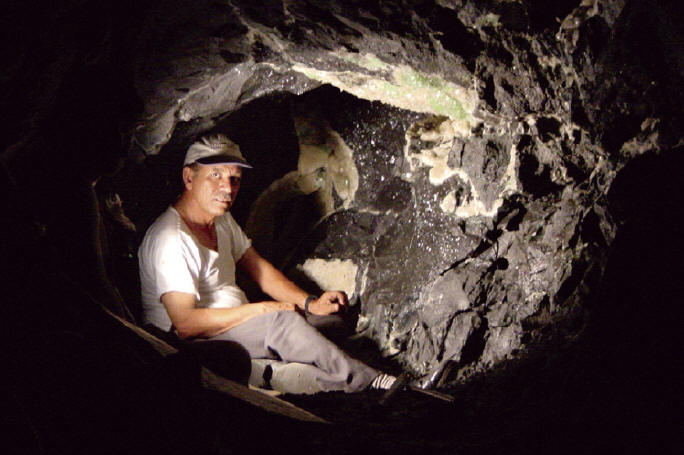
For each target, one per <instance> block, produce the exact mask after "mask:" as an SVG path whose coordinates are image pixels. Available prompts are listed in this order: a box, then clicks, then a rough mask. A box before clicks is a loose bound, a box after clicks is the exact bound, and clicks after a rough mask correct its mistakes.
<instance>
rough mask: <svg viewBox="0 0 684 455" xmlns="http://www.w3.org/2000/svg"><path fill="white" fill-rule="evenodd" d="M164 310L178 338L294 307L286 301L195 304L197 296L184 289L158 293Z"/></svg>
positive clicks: (223, 328)
mask: <svg viewBox="0 0 684 455" xmlns="http://www.w3.org/2000/svg"><path fill="white" fill-rule="evenodd" d="M161 301H162V303H163V304H164V307H165V308H166V312H167V313H168V314H169V317H170V318H171V322H172V323H173V326H174V327H175V328H176V331H177V332H178V336H180V337H181V338H192V337H212V336H216V335H218V334H219V333H223V332H225V331H226V330H229V329H232V328H233V327H235V326H238V325H240V324H242V323H243V322H245V321H247V320H248V319H251V318H253V317H255V316H259V315H261V314H266V313H270V312H273V311H282V310H290V311H294V309H295V308H294V305H293V304H291V303H286V302H261V303H250V304H247V305H241V306H239V307H236V308H195V305H196V303H197V298H196V297H195V295H194V294H188V293H185V292H177V291H172V292H167V293H165V294H163V295H162V296H161Z"/></svg>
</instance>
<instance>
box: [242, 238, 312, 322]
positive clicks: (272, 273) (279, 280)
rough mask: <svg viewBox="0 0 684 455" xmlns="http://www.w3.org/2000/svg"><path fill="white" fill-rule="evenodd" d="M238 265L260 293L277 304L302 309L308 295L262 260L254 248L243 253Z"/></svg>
mask: <svg viewBox="0 0 684 455" xmlns="http://www.w3.org/2000/svg"><path fill="white" fill-rule="evenodd" d="M238 264H239V265H240V266H241V267H242V268H243V269H244V270H245V271H246V272H247V273H248V274H249V275H250V277H251V278H252V279H253V280H254V281H255V282H256V283H257V284H258V285H259V287H260V288H261V290H262V291H264V292H265V293H266V294H268V295H270V296H271V297H272V298H273V299H274V300H276V301H279V302H290V303H293V304H295V305H297V306H298V307H299V308H301V309H304V301H305V300H306V297H307V296H308V294H307V293H306V292H305V291H304V290H302V289H301V288H300V287H299V286H297V285H296V284H295V283H293V282H292V281H290V280H289V279H288V278H287V277H286V276H285V275H283V273H282V272H281V271H280V270H278V269H276V268H275V267H274V266H273V265H272V264H271V263H270V262H268V261H267V260H266V259H264V258H262V257H261V256H260V255H259V253H257V252H256V250H255V249H254V248H250V249H249V250H247V252H245V254H244V255H243V257H242V258H241V259H240V261H239V262H238Z"/></svg>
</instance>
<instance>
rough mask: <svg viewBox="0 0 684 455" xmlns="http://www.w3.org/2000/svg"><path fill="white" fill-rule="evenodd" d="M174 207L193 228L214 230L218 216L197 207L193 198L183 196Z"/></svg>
mask: <svg viewBox="0 0 684 455" xmlns="http://www.w3.org/2000/svg"><path fill="white" fill-rule="evenodd" d="M173 208H174V209H176V211H177V212H178V214H179V215H180V216H181V218H183V221H185V224H187V225H188V227H190V228H192V229H193V230H194V229H197V230H204V231H210V230H213V228H214V220H215V219H216V217H215V216H213V215H209V214H206V213H204V211H202V210H200V209H199V208H198V207H196V206H195V205H194V204H193V202H192V201H191V200H189V199H187V198H184V197H183V196H181V197H180V198H179V199H178V201H176V203H175V204H173Z"/></svg>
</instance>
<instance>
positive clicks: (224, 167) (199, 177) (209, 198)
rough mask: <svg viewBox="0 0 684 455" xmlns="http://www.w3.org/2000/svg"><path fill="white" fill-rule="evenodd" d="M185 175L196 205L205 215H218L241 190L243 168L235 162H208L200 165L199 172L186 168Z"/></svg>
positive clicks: (230, 204) (221, 213)
mask: <svg viewBox="0 0 684 455" xmlns="http://www.w3.org/2000/svg"><path fill="white" fill-rule="evenodd" d="M186 173H187V174H186ZM183 177H184V181H185V189H186V191H187V192H188V193H189V195H190V197H191V198H192V200H193V201H194V202H195V204H194V205H195V207H196V208H197V209H199V210H200V211H201V212H202V215H204V216H207V217H217V216H220V215H223V214H224V213H226V212H227V211H228V209H230V207H231V206H232V205H233V202H234V201H235V197H236V196H237V193H238V191H239V190H240V181H241V179H242V169H241V168H240V167H239V166H236V165H234V164H207V165H200V166H199V169H198V170H197V172H195V171H193V170H192V169H191V168H189V167H186V168H184V169H183Z"/></svg>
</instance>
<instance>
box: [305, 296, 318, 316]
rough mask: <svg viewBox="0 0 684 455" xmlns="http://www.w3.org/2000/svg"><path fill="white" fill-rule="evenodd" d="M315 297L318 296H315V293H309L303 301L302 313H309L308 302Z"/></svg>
mask: <svg viewBox="0 0 684 455" xmlns="http://www.w3.org/2000/svg"><path fill="white" fill-rule="evenodd" d="M316 299H318V297H316V296H315V295H310V296H308V297H307V298H306V300H305V301H304V313H306V314H311V313H310V312H309V304H310V303H311V302H313V301H314V300H316Z"/></svg>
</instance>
